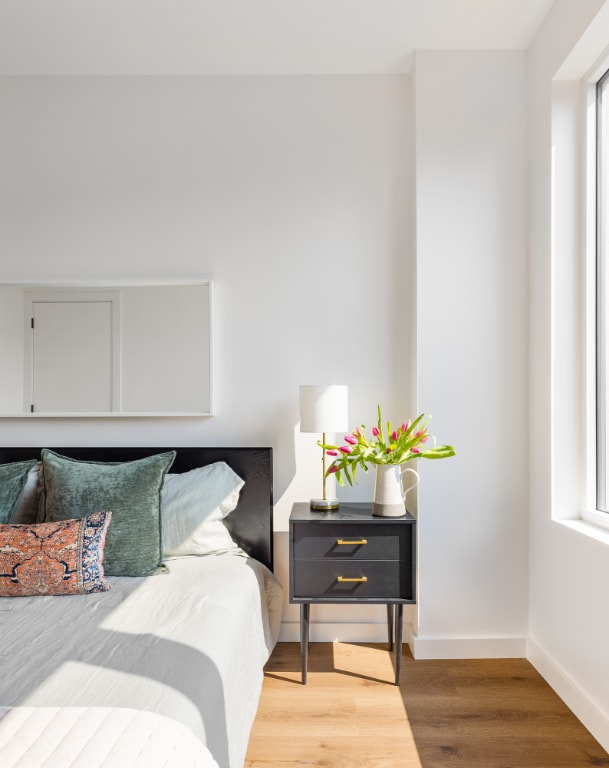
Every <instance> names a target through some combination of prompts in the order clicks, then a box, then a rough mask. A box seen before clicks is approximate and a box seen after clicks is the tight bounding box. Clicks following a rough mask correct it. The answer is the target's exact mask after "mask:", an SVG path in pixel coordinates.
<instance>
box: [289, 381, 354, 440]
mask: <svg viewBox="0 0 609 768" xmlns="http://www.w3.org/2000/svg"><path fill="white" fill-rule="evenodd" d="M348 393H349V388H348V387H347V386H346V385H343V384H325V385H324V384H305V385H303V386H301V387H300V431H301V432H345V431H346V430H348V429H349V415H348V410H349V394H348Z"/></svg>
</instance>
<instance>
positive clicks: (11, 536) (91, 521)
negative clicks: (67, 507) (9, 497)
mask: <svg viewBox="0 0 609 768" xmlns="http://www.w3.org/2000/svg"><path fill="white" fill-rule="evenodd" d="M111 518H112V513H111V512H95V513H93V514H90V515H87V516H86V517H83V518H81V519H79V520H59V521H57V522H54V523H41V524H40V525H10V524H9V525H0V597H23V596H25V595H77V594H88V593H90V592H105V591H106V590H108V589H110V586H109V584H108V583H107V581H106V580H105V578H104V566H103V560H104V544H105V541H106V531H107V530H108V525H109V524H110V519H111Z"/></svg>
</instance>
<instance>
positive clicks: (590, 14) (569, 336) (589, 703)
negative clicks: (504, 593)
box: [528, 0, 609, 749]
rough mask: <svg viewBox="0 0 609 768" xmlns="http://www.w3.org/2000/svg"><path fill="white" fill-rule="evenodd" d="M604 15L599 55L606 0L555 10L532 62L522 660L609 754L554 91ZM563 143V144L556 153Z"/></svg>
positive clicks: (573, 274)
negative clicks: (583, 517)
mask: <svg viewBox="0 0 609 768" xmlns="http://www.w3.org/2000/svg"><path fill="white" fill-rule="evenodd" d="M603 6H604V8H603ZM601 8H602V9H603V12H604V19H602V20H601V21H600V24H599V22H598V21H597V22H595V26H596V27H597V31H600V32H601V40H604V42H602V45H603V46H606V44H607V42H608V41H607V30H608V29H609V18H608V14H607V10H608V7H607V4H606V3H605V2H603V0H582V1H581V2H578V3H573V2H570V0H558V2H556V3H555V5H554V7H553V9H552V12H551V13H550V15H549V16H548V18H547V19H546V22H545V24H544V26H543V27H542V29H541V30H540V32H539V34H538V36H537V38H536V40H535V42H534V44H533V46H532V48H531V50H530V53H529V112H528V114H529V149H530V152H529V157H530V176H529V178H530V190H531V195H530V222H531V227H530V282H531V302H530V314H531V322H530V417H531V418H530V424H529V443H530V493H529V508H530V614H529V635H530V637H529V643H528V657H529V658H530V659H531V661H532V662H533V663H534V664H535V666H536V667H537V668H538V669H539V670H540V672H541V673H542V674H543V675H544V676H545V677H546V679H547V680H548V681H549V682H550V683H551V684H552V685H553V686H554V687H555V688H556V690H557V691H558V692H559V693H560V694H561V696H562V697H563V698H564V699H565V701H566V702H567V703H568V704H569V705H570V706H571V708H572V709H573V710H574V711H575V713H576V714H577V715H578V716H579V717H580V719H581V720H582V721H583V722H584V724H585V725H586V726H587V727H588V728H589V729H590V730H591V731H592V733H593V734H594V735H595V736H596V738H597V739H598V740H599V741H600V742H601V744H602V745H603V746H604V748H605V749H609V684H608V681H609V654H608V653H607V648H608V647H609V612H608V611H607V610H606V604H607V599H606V585H607V584H608V583H609V556H608V555H609V536H603V535H602V534H600V535H598V534H597V535H591V534H592V533H593V531H592V529H590V528H586V526H585V525H583V524H581V523H577V522H567V521H566V519H567V518H577V517H579V515H580V513H581V512H582V510H583V508H584V506H585V504H586V491H585V487H584V480H585V477H586V474H587V473H586V467H585V466H584V461H585V434H584V431H583V428H582V427H583V425H584V424H585V418H586V403H585V401H584V400H583V395H584V393H585V376H584V368H583V362H584V355H583V350H584V348H585V345H584V337H583V329H584V327H585V325H584V313H585V307H584V306H583V297H584V290H583V280H584V273H583V265H584V263H585V257H584V249H583V243H584V241H583V237H582V234H583V233H582V231H581V227H582V221H583V218H582V216H581V212H582V211H581V192H582V189H583V186H582V180H581V170H582V169H581V160H582V154H581V150H580V147H579V146H578V144H577V142H578V140H581V136H582V130H583V120H582V114H583V113H582V111H581V110H583V102H582V101H580V102H579V103H577V102H576V103H575V106H576V108H577V109H578V110H580V112H579V116H576V115H574V114H571V115H570V114H569V105H568V103H567V102H568V99H569V95H570V94H571V95H572V94H573V91H574V88H573V86H572V84H570V83H560V84H558V83H554V84H553V78H554V77H555V76H556V74H557V71H558V70H559V68H560V67H561V66H562V65H563V63H564V62H565V59H566V58H567V57H569V55H570V53H571V51H572V49H573V47H574V46H576V44H577V43H578V41H579V40H580V37H581V35H582V34H583V33H584V31H585V30H586V28H587V27H588V25H589V24H590V22H591V21H592V20H593V19H594V16H595V14H596V12H597V11H598V10H599V9H601ZM584 54H587V66H590V65H591V64H593V62H594V58H595V55H596V53H595V50H594V48H593V47H591V46H590V45H588V46H587V51H584ZM581 74H582V73H581V72H580V75H581ZM575 90H577V89H575ZM553 94H554V96H555V101H554V103H553ZM571 106H573V104H571ZM565 107H567V109H565ZM553 116H554V118H555V122H554V125H553V123H552V118H553ZM558 118H560V121H559V120H558ZM565 136H566V137H567V141H566V143H565V142H562V141H561V137H562V138H564V137H565ZM565 151H566V152H567V153H569V152H570V154H567V155H565ZM553 171H554V173H555V181H556V184H555V186H554V189H553ZM553 212H554V214H555V219H553ZM566 219H568V221H566ZM578 227H579V230H578V229H577V228H578ZM588 459H589V460H592V461H593V457H590V456H588Z"/></svg>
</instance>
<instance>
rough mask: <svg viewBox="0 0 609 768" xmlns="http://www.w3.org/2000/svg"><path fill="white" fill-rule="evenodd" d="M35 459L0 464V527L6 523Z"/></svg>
mask: <svg viewBox="0 0 609 768" xmlns="http://www.w3.org/2000/svg"><path fill="white" fill-rule="evenodd" d="M34 464H36V459H30V460H29V461H13V462H11V463H10V464H0V525H1V524H3V523H8V521H9V520H10V519H11V515H12V514H13V509H14V508H15V507H16V506H17V501H18V500H19V496H21V491H22V490H23V486H24V485H25V481H26V480H27V474H28V472H29V471H30V469H31V468H32V467H33V466H34Z"/></svg>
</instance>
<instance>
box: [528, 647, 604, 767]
mask: <svg viewBox="0 0 609 768" xmlns="http://www.w3.org/2000/svg"><path fill="white" fill-rule="evenodd" d="M526 658H527V660H528V661H530V662H531V664H532V665H533V666H534V667H535V669H536V670H537V671H538V672H539V674H540V675H541V676H542V677H543V678H544V680H545V681H546V682H547V683H548V685H549V686H550V687H551V688H553V689H554V691H556V693H557V694H558V695H559V696H560V698H561V699H562V700H563V701H564V702H565V704H566V705H567V706H568V707H569V709H570V710H571V711H572V712H573V713H574V715H575V716H576V717H577V718H578V719H579V720H581V722H582V723H583V724H584V726H585V727H586V728H587V729H588V730H589V731H590V733H591V734H592V735H593V736H594V738H595V739H596V740H597V741H598V742H599V743H600V745H601V746H602V748H603V749H604V750H605V751H606V752H609V714H607V713H606V712H603V711H602V710H601V709H600V708H599V707H597V706H596V704H595V703H594V702H593V701H591V699H590V697H589V696H587V695H586V694H585V693H584V692H583V691H582V690H581V688H580V687H579V686H578V685H577V683H575V681H574V680H573V679H572V678H571V677H570V676H569V675H568V674H567V673H566V672H565V670H564V669H562V667H561V666H560V665H559V664H557V663H556V661H554V659H552V658H551V657H550V656H548V654H547V653H546V652H545V651H544V650H543V649H542V648H541V647H540V646H539V645H537V643H536V642H535V641H534V640H531V639H530V638H529V640H528V641H527V655H526Z"/></svg>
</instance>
